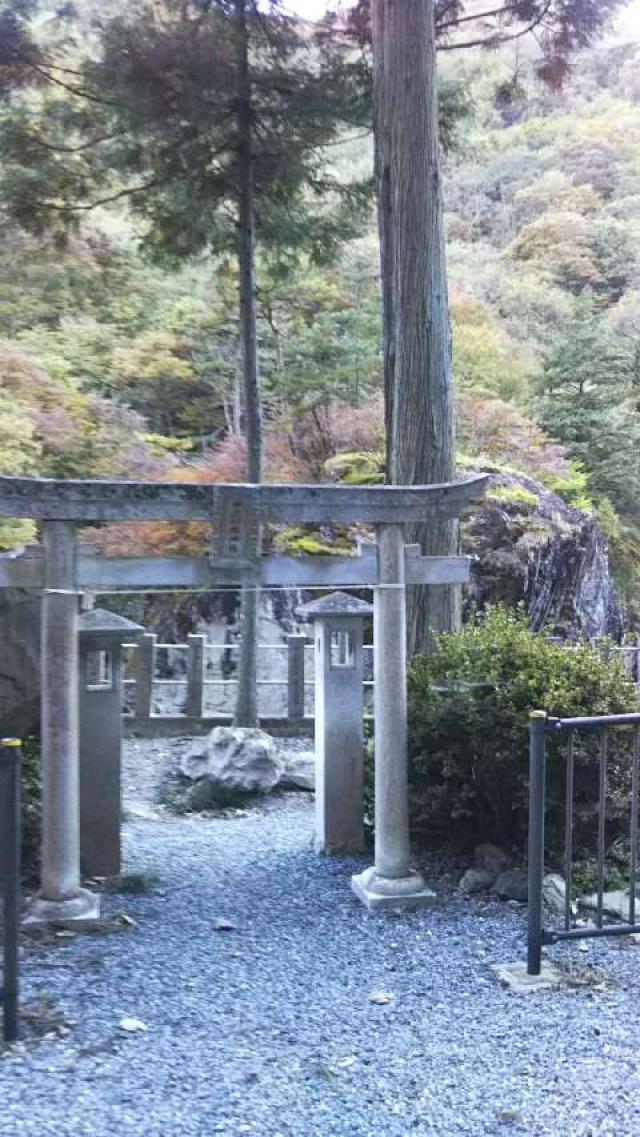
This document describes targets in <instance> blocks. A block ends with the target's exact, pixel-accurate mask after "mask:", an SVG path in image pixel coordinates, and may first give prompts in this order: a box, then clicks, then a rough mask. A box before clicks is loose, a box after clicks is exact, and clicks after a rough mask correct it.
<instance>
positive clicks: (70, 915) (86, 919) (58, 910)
mask: <svg viewBox="0 0 640 1137" xmlns="http://www.w3.org/2000/svg"><path fill="white" fill-rule="evenodd" d="M99 916H100V897H99V896H96V895H95V893H93V892H89V890H88V889H86V888H81V889H80V891H79V892H77V893H76V895H75V896H70V897H69V899H68V900H47V899H46V897H44V896H40V895H37V896H34V897H33V898H32V899H31V901H30V903H29V905H28V908H27V911H26V915H25V918H24V920H23V925H24V927H25V928H45V927H47V925H49V924H64V925H65V926H67V925H68V926H69V927H74V926H75V927H77V926H79V925H82V924H85V923H92V922H93V921H95V920H97V919H98V918H99Z"/></svg>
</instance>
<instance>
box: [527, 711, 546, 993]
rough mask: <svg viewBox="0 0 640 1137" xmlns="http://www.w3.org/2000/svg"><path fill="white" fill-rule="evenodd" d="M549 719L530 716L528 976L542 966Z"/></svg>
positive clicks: (541, 713) (537, 714)
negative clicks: (547, 723) (545, 799)
mask: <svg viewBox="0 0 640 1137" xmlns="http://www.w3.org/2000/svg"><path fill="white" fill-rule="evenodd" d="M546 719H547V716H546V712H545V711H532V713H531V715H530V716H529V863H528V870H529V889H528V893H529V927H528V943H527V973H528V974H529V975H539V974H540V967H541V963H542V882H543V877H544V797H545V784H544V783H545V756H546V755H545V751H546Z"/></svg>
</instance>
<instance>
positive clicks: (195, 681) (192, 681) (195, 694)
mask: <svg viewBox="0 0 640 1137" xmlns="http://www.w3.org/2000/svg"><path fill="white" fill-rule="evenodd" d="M206 642H207V639H206V636H200V635H189V636H187V644H188V645H189V654H188V656H187V705H186V712H187V715H188V716H189V718H194V719H201V718H202V715H203V703H204V649H205V644H206Z"/></svg>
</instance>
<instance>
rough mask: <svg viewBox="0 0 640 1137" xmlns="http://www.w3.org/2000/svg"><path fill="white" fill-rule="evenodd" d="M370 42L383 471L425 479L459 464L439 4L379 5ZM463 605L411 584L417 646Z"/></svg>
mask: <svg viewBox="0 0 640 1137" xmlns="http://www.w3.org/2000/svg"><path fill="white" fill-rule="evenodd" d="M373 49H374V95H375V135H376V177H377V187H378V219H379V229H380V249H381V272H382V290H383V304H384V365H385V411H386V426H387V478H388V480H389V481H390V482H392V483H393V484H405V485H427V484H429V483H432V482H446V481H450V480H451V479H452V478H453V476H454V470H455V452H454V432H453V390H452V377H451V333H450V326H449V313H448V302H447V276H446V262H445V249H444V230H443V220H442V189H441V181H440V148H439V142H438V110H437V89H436V71H435V32H434V12H433V0H374V7H373ZM407 538H408V540H410V541H419V542H420V544H421V545H422V548H423V552H424V553H425V554H429V555H449V554H452V553H455V552H456V551H457V545H458V532H457V523H452V522H437V521H435V520H434V521H433V522H430V523H429V524H428V525H419V526H415V527H413V528H412V530H411V531H410V532H408V533H407ZM459 612H460V598H459V590H458V589H456V588H452V587H444V586H436V587H430V588H424V587H420V588H413V589H410V595H409V605H408V650H409V653H410V654H411V653H412V652H413V651H415V650H416V649H420V648H427V647H428V646H429V634H430V631H431V630H435V631H450V630H451V629H452V628H454V627H455V626H456V625H457V623H458V622H459Z"/></svg>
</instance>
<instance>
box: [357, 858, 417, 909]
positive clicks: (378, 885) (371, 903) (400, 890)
mask: <svg viewBox="0 0 640 1137" xmlns="http://www.w3.org/2000/svg"><path fill="white" fill-rule="evenodd" d="M351 887H352V889H353V891H354V892H355V894H356V896H357V897H358V900H361V901H362V903H363V904H364V905H366V907H367V908H400V907H402V908H417V907H421V906H423V905H426V904H432V903H433V901H434V900H435V899H436V894H435V892H433V891H432V890H431V889H430V888H428V887H427V885H426V884H425V882H424V880H423V878H422V877H421V875H420V873H417V872H412V873H409V875H408V876H403V877H399V878H398V879H397V880H393V879H391V878H390V877H385V876H379V875H378V874H377V872H376V870H375V866H372V867H371V868H369V869H365V870H364V872H362V873H359V874H358V875H357V876H352V877H351Z"/></svg>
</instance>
